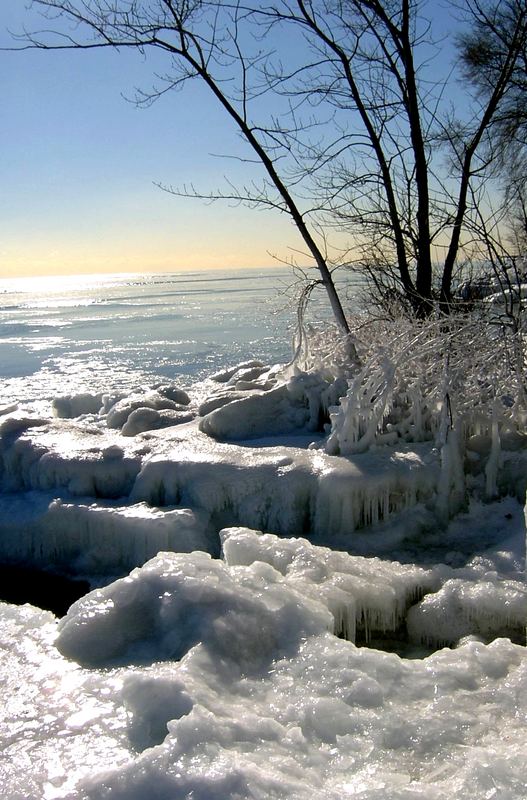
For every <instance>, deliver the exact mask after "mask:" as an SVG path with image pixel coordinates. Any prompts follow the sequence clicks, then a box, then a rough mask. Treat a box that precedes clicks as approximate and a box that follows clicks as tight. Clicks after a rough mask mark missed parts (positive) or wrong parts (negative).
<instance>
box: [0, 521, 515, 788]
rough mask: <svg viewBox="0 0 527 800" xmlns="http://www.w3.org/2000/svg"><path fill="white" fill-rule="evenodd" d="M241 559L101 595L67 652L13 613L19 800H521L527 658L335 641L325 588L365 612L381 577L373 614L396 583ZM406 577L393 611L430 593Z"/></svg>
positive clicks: (69, 636) (239, 541)
mask: <svg viewBox="0 0 527 800" xmlns="http://www.w3.org/2000/svg"><path fill="white" fill-rule="evenodd" d="M260 538H261V541H260ZM224 544H225V550H226V556H227V560H226V561H221V560H214V559H211V558H210V557H209V556H208V555H207V554H205V553H201V554H200V553H189V554H176V553H162V554H159V555H158V556H156V557H155V558H154V559H153V560H151V561H150V562H148V563H147V564H146V565H145V566H144V567H142V568H140V569H136V570H134V571H133V572H132V573H131V574H130V576H128V577H126V578H123V579H120V580H118V581H116V582H114V583H112V584H110V585H109V586H107V587H105V588H103V589H99V590H96V591H94V592H92V593H91V594H89V595H87V596H86V597H85V598H83V599H81V600H80V601H78V602H77V603H75V604H74V605H73V606H72V607H71V609H70V611H69V613H68V614H67V616H66V617H64V618H63V619H62V620H61V621H60V623H59V625H58V635H57V637H56V640H55V641H56V645H57V648H58V651H57V650H56V649H55V648H54V647H53V646H52V641H53V636H54V635H55V631H56V623H54V622H53V618H52V617H51V615H49V614H43V613H42V612H37V611H36V610H34V609H30V608H28V607H24V608H22V609H20V610H18V609H14V608H13V607H9V606H3V605H0V618H1V619H2V625H1V626H0V628H1V629H2V637H0V641H1V643H2V646H3V648H4V649H5V665H6V666H7V668H8V670H9V671H8V672H7V673H5V674H6V678H5V679H4V680H3V682H2V684H1V686H0V695H1V696H2V701H3V703H4V707H5V710H6V711H5V716H4V720H5V721H4V725H3V728H0V736H1V737H2V746H3V752H4V755H5V756H6V759H4V762H3V767H2V785H3V792H4V796H6V797H9V798H10V800H15V798H16V800H19V798H22V797H23V798H24V800H37V798H38V799H39V800H40V799H41V798H44V800H57V799H58V798H63V800H65V799H66V798H67V800H103V798H106V800H108V798H110V797H111V798H112V800H115V798H117V800H140V799H141V800H144V798H145V797H155V798H156V800H179V798H181V800H183V799H184V798H188V797H193V798H200V799H201V800H225V798H233V800H234V798H236V800H254V798H255V797H262V798H263V797H265V798H271V799H274V800H285V798H288V800H289V799H290V798H291V799H292V800H308V798H309V800H311V798H312V797H314V796H315V797H317V798H320V800H342V798H345V797H355V796H362V797H368V798H369V800H386V798H390V800H404V799H405V798H409V797H412V798H413V797H418V798H422V800H425V798H426V800H429V799H430V798H434V800H447V798H451V797H452V796H454V797H456V800H469V799H470V800H473V799H474V798H477V800H484V799H485V798H488V797H489V796H490V797H492V796H496V797H500V798H508V800H522V798H523V797H524V789H525V777H524V769H523V758H522V753H523V751H524V746H525V729H526V723H527V719H526V716H525V707H524V705H523V704H522V702H521V698H522V697H523V695H524V694H525V691H526V689H527V655H526V650H525V648H523V647H520V646H518V645H513V644H511V642H510V641H508V640H506V639H497V640H495V641H494V642H492V643H491V644H489V645H485V644H482V643H481V642H477V641H468V642H466V643H465V644H463V645H462V646H461V647H459V648H458V649H456V650H443V651H438V652H436V653H434V654H433V655H430V656H428V657H427V658H425V659H415V660H405V659H402V658H400V657H399V656H397V655H395V654H388V653H383V652H380V651H378V650H372V649H369V648H357V647H356V646H355V645H354V644H353V643H351V642H349V641H344V640H342V639H337V638H336V637H335V636H334V635H333V634H332V633H331V632H330V630H331V629H332V628H333V627H334V625H335V619H336V617H335V609H333V610H331V611H330V610H329V609H330V606H331V605H332V603H333V601H334V596H333V597H332V596H331V591H329V592H327V591H324V584H328V586H329V587H330V588H331V589H333V588H336V587H337V586H339V583H340V582H341V578H342V576H344V577H345V578H346V580H347V581H348V586H346V587H344V590H348V589H350V587H351V586H352V585H353V583H355V582H356V583H357V585H358V586H359V594H361V595H363V597H364V595H365V594H366V592H367V591H368V590H367V588H366V587H365V586H364V585H362V586H361V578H364V577H365V576H366V577H367V579H368V581H369V583H370V586H369V594H370V597H371V599H372V602H375V594H376V592H377V590H378V588H379V585H374V584H373V578H374V576H375V575H376V574H377V576H378V578H379V579H380V580H381V581H382V579H383V578H389V573H388V569H387V565H385V568H384V569H383V567H382V565H381V564H379V563H377V562H375V561H374V562H372V563H370V564H369V565H368V564H367V563H366V562H367V561H368V560H367V559H364V560H362V559H359V560H358V561H357V562H356V563H353V562H354V559H353V557H350V556H347V555H346V554H339V553H333V554H332V553H331V552H330V551H325V550H322V549H319V548H314V547H313V546H312V545H309V543H306V542H302V541H293V542H287V541H284V540H276V541H274V542H273V537H271V536H263V537H259V536H258V535H257V534H256V533H255V532H249V531H245V530H241V531H240V530H231V531H226V532H225V534H224ZM273 545H274V547H273ZM229 560H233V561H235V562H251V563H229ZM270 561H273V562H274V563H275V565H276V566H272V565H271V563H269V562H270ZM363 562H364V563H363ZM277 567H278V568H277ZM394 571H395V573H396V578H395V579H392V586H394V587H396V591H395V594H394V597H393V598H392V600H393V601H395V600H396V597H395V595H397V594H398V595H399V596H401V597H402V596H403V595H404V593H405V592H407V591H408V590H410V591H412V587H413V586H415V585H416V584H421V583H422V581H423V573H422V571H421V572H419V570H415V568H412V567H408V568H406V569H403V568H401V567H397V566H396V565H394ZM310 584H311V585H312V586H313V587H315V586H319V587H320V588H321V589H322V591H321V592H320V595H319V596H317V595H316V594H315V593H313V592H312V591H311V590H310V589H309V588H308V587H309V585H310ZM403 587H406V588H403ZM339 588H340V587H339ZM386 612H387V607H385V608H384V609H383V614H386ZM13 642H14V643H15V644H14V645H13ZM59 653H61V654H62V655H60V654H59ZM71 659H73V660H74V661H75V662H78V663H79V664H80V665H81V666H77V667H76V666H75V665H74V664H73V663H72V660H71ZM35 665H38V666H37V668H36V669H35ZM18 687H20V688H18ZM28 764H31V765H32V766H33V768H30V769H28ZM489 793H490V794H489Z"/></svg>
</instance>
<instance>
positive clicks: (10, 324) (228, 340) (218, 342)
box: [0, 269, 294, 404]
mask: <svg viewBox="0 0 527 800" xmlns="http://www.w3.org/2000/svg"><path fill="white" fill-rule="evenodd" d="M291 282H292V274H291V272H290V271H288V270H282V269H268V270H245V271H241V270H235V271H233V270H230V271H228V270H226V271H223V270H215V271H211V272H179V273H170V274H146V275H134V274H120V275H78V276H68V277H61V276H57V277H53V278H45V279H39V278H25V279H7V280H2V281H0V404H7V403H9V402H12V400H13V399H14V398H16V399H19V400H25V401H27V400H31V401H35V400H39V399H42V400H49V399H50V398H52V397H53V396H55V395H57V394H63V393H74V392H77V391H79V390H82V389H83V388H84V389H86V388H89V389H90V390H92V391H107V390H109V389H110V388H111V389H114V390H120V391H124V390H127V389H130V388H133V386H136V385H137V384H140V383H152V382H153V381H155V380H165V381H166V380H170V381H178V380H181V381H183V382H185V383H188V382H192V381H195V380H199V379H201V378H203V377H205V376H206V375H207V374H210V373H211V372H214V371H215V370H217V369H219V368H221V367H222V366H224V365H226V364H228V363H237V362H240V361H243V360H246V359H250V358H259V359H261V360H263V361H265V362H271V363H274V362H280V361H285V360H288V359H289V357H290V354H291V326H292V324H293V322H294V312H293V309H292V307H291V304H290V303H288V302H287V299H286V298H285V297H284V296H283V294H282V292H283V291H284V289H285V288H286V286H288V285H289V284H290V283H291Z"/></svg>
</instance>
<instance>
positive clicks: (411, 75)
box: [260, 0, 527, 317]
mask: <svg viewBox="0 0 527 800" xmlns="http://www.w3.org/2000/svg"><path fill="white" fill-rule="evenodd" d="M502 5H506V6H508V7H509V9H510V14H509V16H508V30H507V33H508V35H507V38H506V39H505V38H503V39H502V40H501V45H502V51H501V54H500V55H501V58H500V60H499V61H497V62H496V63H495V65H494V66H495V68H494V72H493V75H492V82H491V84H490V85H491V89H490V90H489V91H488V92H487V93H484V92H480V93H479V94H477V95H476V93H474V92H472V95H474V96H473V97H472V98H471V96H470V93H469V94H468V96H467V98H466V103H465V104H464V106H465V107H464V108H463V109H462V110H460V111H459V113H458V111H457V110H453V111H451V112H450V113H445V109H444V106H445V102H444V95H445V93H446V92H447V90H448V83H449V80H450V77H449V76H447V77H446V78H445V79H444V80H443V81H440V80H438V79H436V78H435V77H434V73H433V67H432V66H431V65H430V63H429V62H430V60H431V59H432V58H433V48H434V47H435V48H436V49H438V48H439V47H440V42H437V41H436V40H435V38H434V33H433V28H432V25H431V23H430V22H429V21H427V19H426V16H425V14H424V11H425V10H426V3H420V2H412V1H411V0H396V1H395V2H391V1H390V2H388V0H340V1H336V0H322V1H321V2H317V3H315V2H303V1H302V0H290V1H288V0H284V2H282V3H280V4H278V5H275V6H273V8H272V9H268V10H261V11H260V16H261V17H267V19H268V21H269V22H268V24H271V23H273V24H278V23H280V24H284V25H289V26H292V27H296V28H299V29H301V30H302V31H303V33H304V36H305V38H306V39H307V41H308V43H309V45H310V47H311V50H312V52H313V53H314V54H315V55H316V56H317V58H316V59H314V60H313V62H312V63H311V64H310V65H305V66H304V67H303V69H302V70H301V71H298V70H297V71H295V72H294V73H293V74H292V75H291V74H288V73H287V71H285V70H282V72H281V73H280V74H279V75H277V76H276V77H275V86H279V88H280V90H281V91H282V92H288V93H289V95H290V96H291V97H293V98H294V97H299V96H303V97H305V98H309V101H310V102H311V103H313V104H318V105H319V106H320V105H323V106H325V107H326V106H331V107H332V108H333V110H334V115H335V116H334V118H333V121H334V130H336V131H337V135H336V136H334V138H333V139H331V140H330V141H328V140H327V139H325V140H324V141H323V146H322V147H320V148H318V149H317V148H316V146H313V147H312V148H311V153H310V156H311V160H310V161H309V160H308V161H307V163H306V172H307V174H312V175H314V176H315V178H316V183H317V191H318V193H319V204H320V207H321V208H322V209H323V211H322V218H323V220H324V222H325V224H332V223H333V224H335V225H337V226H339V227H343V226H344V227H345V228H346V229H347V230H348V231H349V232H350V234H351V236H352V240H353V241H354V243H355V250H356V254H357V255H356V257H355V262H356V263H358V264H359V265H360V266H362V268H365V269H366V271H367V273H368V275H369V277H370V279H371V281H372V283H373V284H374V285H375V286H376V287H377V289H378V291H379V292H381V293H382V292H386V291H387V290H389V289H392V290H394V291H395V292H396V293H397V294H399V296H401V295H402V297H403V298H404V300H405V302H407V303H409V305H410V307H411V309H412V311H413V313H415V314H417V315H418V316H421V317H422V316H427V315H428V314H429V313H430V311H431V310H432V308H433V306H434V302H436V301H439V304H440V307H441V309H442V310H443V311H444V312H448V310H449V309H450V308H451V306H452V302H453V280H454V276H455V270H456V266H457V264H458V261H459V259H460V256H463V255H464V252H465V250H466V248H468V247H470V246H471V245H472V246H475V245H476V244H478V245H482V247H483V250H484V249H485V242H484V241H483V242H479V240H477V232H480V231H481V226H480V224H479V223H480V215H481V213H482V211H483V209H484V208H488V209H489V210H488V212H487V213H488V226H487V227H489V226H490V225H491V221H492V220H494V226H495V225H496V224H497V220H498V218H499V216H500V209H494V208H492V206H491V204H489V193H488V191H487V187H488V182H489V180H490V179H491V178H492V177H493V172H492V162H493V160H494V158H495V155H496V154H495V151H494V150H493V149H492V148H490V147H489V146H488V144H489V135H490V132H491V127H492V124H493V122H494V120H495V119H497V118H498V116H499V114H500V112H501V110H502V107H503V106H504V105H506V104H507V103H510V102H511V96H513V94H514V92H515V78H516V76H517V74H518V72H519V69H520V65H521V60H522V57H523V54H524V53H525V43H526V39H527V23H526V9H525V0H507V2H506V3H505V4H502V3H497V4H496V5H495V6H492V5H491V4H487V3H485V2H480V0H468V2H466V3H464V4H463V7H462V8H463V12H462V15H461V16H462V17H463V19H462V20H458V23H459V24H462V22H464V23H465V24H466V25H467V26H469V29H470V30H471V31H474V30H476V31H477V30H479V28H480V27H482V26H485V25H486V24H487V20H488V18H489V15H491V16H492V14H495V13H497V12H496V9H497V8H499V7H501V6H502ZM450 7H451V11H452V13H454V11H455V10H456V7H457V6H456V4H455V3H451V4H450ZM435 69H436V70H437V64H436V66H435ZM516 91H517V90H516ZM302 144H303V147H304V148H305V141H303V143H302ZM304 156H305V153H304Z"/></svg>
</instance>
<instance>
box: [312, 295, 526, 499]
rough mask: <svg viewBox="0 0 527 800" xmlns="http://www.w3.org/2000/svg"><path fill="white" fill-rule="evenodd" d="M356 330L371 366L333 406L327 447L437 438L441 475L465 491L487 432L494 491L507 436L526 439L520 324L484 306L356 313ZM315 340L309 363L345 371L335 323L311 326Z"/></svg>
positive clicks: (343, 449) (347, 450)
mask: <svg viewBox="0 0 527 800" xmlns="http://www.w3.org/2000/svg"><path fill="white" fill-rule="evenodd" d="M354 335H355V341H356V346H357V350H358V352H359V354H360V356H361V361H362V366H361V367H360V369H359V370H358V371H356V372H355V374H352V375H348V377H347V383H348V390H347V392H346V395H345V396H344V397H342V398H341V400H340V403H339V404H338V405H335V406H334V407H333V408H332V409H330V419H331V430H330V432H329V436H328V440H327V443H326V449H327V451H328V452H329V453H332V454H340V455H350V454H353V453H361V452H365V451H366V450H368V449H369V448H370V447H372V446H374V445H379V444H386V443H388V444H396V443H397V442H422V441H434V442H435V444H436V445H437V447H438V448H440V449H441V458H442V462H443V467H444V469H443V478H442V479H443V480H445V481H446V482H447V483H448V484H449V486H450V493H451V492H452V490H454V489H455V491H457V492H458V493H459V492H460V491H461V485H460V480H459V479H458V478H456V474H457V475H459V470H462V461H463V454H464V450H465V445H466V444H467V442H470V441H471V440H475V438H477V437H479V439H480V440H484V445H483V449H484V451H485V454H486V455H487V459H486V467H485V470H486V493H487V495H489V496H491V495H493V494H495V493H496V477H497V469H498V465H499V459H500V442H501V441H502V438H503V437H504V436H506V437H508V438H509V440H510V439H511V437H512V438H514V437H517V438H519V439H521V436H522V433H523V430H524V429H525V423H526V421H527V404H526V395H525V385H524V382H525V366H526V362H525V349H524V338H523V333H522V329H521V326H519V327H516V328H515V329H513V328H512V327H509V326H506V325H503V324H496V320H495V317H494V316H491V314H490V313H487V312H485V309H481V308H479V309H478V310H477V311H476V312H473V313H471V314H455V315H452V316H450V317H437V318H434V319H429V320H426V321H422V320H409V319H407V318H405V319H402V318H401V319H396V320H386V319H372V318H370V319H368V318H363V319H356V320H355V321H354ZM307 340H308V346H306V347H305V348H304V352H303V355H302V358H303V359H304V361H303V365H304V368H311V369H316V370H323V371H324V372H325V373H330V372H333V375H334V376H336V375H341V376H342V373H343V370H342V366H341V365H340V364H339V362H338V353H339V351H338V342H336V340H335V334H334V332H332V331H331V330H329V329H328V328H327V326H326V327H325V328H324V331H323V332H320V331H319V332H315V330H314V329H313V328H312V329H311V330H310V331H309V332H308V335H307ZM444 494H445V496H447V494H449V492H447V490H446V487H445V492H444Z"/></svg>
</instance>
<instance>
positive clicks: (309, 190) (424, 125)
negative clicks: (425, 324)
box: [22, 0, 527, 362]
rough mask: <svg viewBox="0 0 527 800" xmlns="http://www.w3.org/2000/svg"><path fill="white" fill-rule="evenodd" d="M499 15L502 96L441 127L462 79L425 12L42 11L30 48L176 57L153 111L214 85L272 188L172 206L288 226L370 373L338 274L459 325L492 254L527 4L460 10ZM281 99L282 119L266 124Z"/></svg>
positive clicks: (98, 5) (61, 4)
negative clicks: (463, 284) (467, 283)
mask: <svg viewBox="0 0 527 800" xmlns="http://www.w3.org/2000/svg"><path fill="white" fill-rule="evenodd" d="M502 5H506V6H507V8H508V9H510V11H511V13H510V24H509V25H508V29H507V37H506V39H502V40H500V44H501V46H502V51H501V55H500V58H499V60H497V61H495V62H493V64H494V73H493V76H492V85H490V84H489V91H487V92H483V91H481V92H477V93H473V94H474V97H472V98H470V97H468V98H467V103H466V104H465V105H466V106H467V108H466V109H465V108H464V109H463V112H464V113H463V114H459V113H456V112H455V111H452V112H451V113H449V114H446V113H444V111H445V100H444V94H445V92H446V91H447V88H448V86H447V84H448V80H449V78H448V76H447V78H445V79H444V80H437V79H436V78H435V76H434V74H433V71H432V68H431V67H430V63H429V62H430V59H431V58H432V56H433V48H434V46H435V47H436V50H437V49H438V48H439V47H440V43H438V42H437V41H435V39H434V35H433V29H432V26H431V23H430V22H429V21H427V18H426V15H425V13H424V12H425V11H426V2H419V0H276V2H274V3H272V4H270V5H264V4H261V3H258V2H256V0H227V2H222V1H221V0H220V1H218V0H211V1H210V2H207V0H33V6H35V7H37V8H39V9H40V10H42V11H43V12H44V14H45V15H47V16H48V17H49V18H50V19H51V20H52V22H51V30H44V31H41V32H40V33H37V32H32V33H26V34H25V45H22V46H26V47H39V48H44V49H54V48H58V49H63V48H71V49H77V48H83V49H86V48H100V47H118V48H135V49H138V50H140V51H146V50H148V49H149V48H155V49H157V50H160V51H163V52H164V53H165V54H166V55H167V68H166V72H165V74H164V75H162V77H161V80H160V84H159V85H158V86H157V87H155V88H154V89H152V90H150V91H147V92H145V91H142V92H140V94H139V101H141V102H144V103H149V102H152V101H153V100H155V99H156V98H157V97H158V96H159V95H160V94H164V93H165V92H167V91H169V90H171V89H174V88H177V87H178V86H179V85H181V84H182V83H184V82H186V81H189V80H191V79H194V78H197V79H199V80H201V81H202V82H203V83H204V84H205V85H206V86H207V87H208V89H209V90H210V92H211V94H212V95H213V96H214V98H215V99H216V101H217V102H218V103H219V104H220V106H221V107H222V108H223V110H224V111H225V113H226V114H227V116H228V117H229V118H230V120H231V121H232V123H233V125H234V126H235V128H236V129H237V130H238V131H239V132H240V133H241V135H242V138H243V140H244V141H245V143H246V145H248V148H249V152H250V159H252V160H254V161H256V162H257V163H258V164H259V165H260V167H262V168H263V175H264V178H263V181H262V182H260V183H258V184H255V183H250V184H248V185H247V186H243V187H234V186H231V185H229V186H228V187H227V189H226V190H224V191H219V192H216V193H209V192H205V193H202V192H200V191H197V190H196V189H194V187H190V188H187V187H183V188H180V189H177V188H176V189H173V190H172V191H175V192H181V193H183V194H190V195H192V196H196V197H202V196H205V197H207V198H208V199H218V198H224V199H225V198H226V199H231V200H235V201H238V202H244V203H248V204H251V205H259V206H263V207H267V208H273V209H276V210H278V211H280V212H282V213H286V214H288V215H289V216H290V218H291V219H292V221H293V223H294V225H295V226H296V228H297V230H298V231H299V233H300V235H301V237H302V239H303V241H304V243H305V245H306V250H307V252H308V253H309V255H310V256H311V258H312V259H313V261H314V263H315V265H316V267H317V268H318V271H319V275H320V282H321V283H322V284H323V286H324V287H325V288H326V290H327V292H328V296H329V299H330V302H331V306H332V309H333V313H334V316H335V319H336V321H337V324H338V326H339V328H340V330H341V332H342V333H343V334H345V336H346V337H347V339H348V341H349V352H350V357H351V360H352V361H354V362H357V353H356V350H355V348H354V346H353V344H352V342H351V339H350V332H349V327H348V323H347V320H346V317H345V314H344V312H343V308H342V305H341V302H340V298H339V296H338V293H337V291H336V289H335V285H334V281H333V267H335V266H337V265H342V264H352V265H354V266H355V267H357V266H359V267H360V268H361V269H363V270H365V271H366V273H367V274H368V275H369V277H370V279H371V280H372V281H373V284H374V285H376V286H377V289H378V291H379V292H381V293H382V292H385V291H386V290H387V289H391V290H392V291H393V292H394V293H395V294H396V295H397V296H399V297H402V298H403V301H404V302H405V303H406V304H407V305H408V307H409V308H410V310H411V313H412V314H415V315H417V316H418V317H425V316H427V315H429V314H430V313H431V312H432V310H433V309H434V307H435V306H436V305H437V304H438V303H439V306H440V308H441V310H442V311H444V312H448V311H449V310H450V308H451V307H452V304H453V300H454V298H453V283H454V278H455V271H456V268H457V265H458V263H459V260H460V257H462V256H463V255H464V253H465V251H466V249H467V248H468V247H471V246H472V247H476V248H477V247H478V246H480V245H483V247H485V242H484V241H483V243H482V242H481V241H480V239H479V237H480V235H481V232H482V231H486V232H489V231H493V230H495V229H496V226H498V225H499V222H500V210H499V209H498V210H494V209H492V208H491V207H490V206H489V208H490V210H489V212H488V214H487V216H486V217H485V219H484V224H483V225H482V224H481V222H482V219H481V217H482V214H485V212H484V209H485V208H486V207H487V206H488V199H489V193H488V191H487V185H488V181H489V180H490V179H491V178H492V176H493V173H492V164H493V161H494V158H495V152H494V150H493V149H492V147H490V145H489V143H490V141H491V140H490V133H491V130H492V126H493V124H494V122H495V121H496V120H497V119H498V118H499V114H500V113H501V110H502V108H504V104H506V102H507V101H510V98H511V97H512V96H513V91H514V88H513V87H514V80H515V76H516V75H517V74H518V64H519V63H520V61H521V58H522V54H524V53H525V42H526V37H527V24H526V9H525V0H505V3H503V1H502V2H498V0H466V2H464V3H463V4H462V6H461V9H462V11H459V14H460V15H461V16H462V17H463V20H460V24H461V22H462V21H464V22H465V24H467V25H468V26H469V28H470V30H472V31H473V32H474V31H475V32H476V33H477V32H478V31H479V30H480V28H481V27H482V26H484V25H487V24H488V20H489V19H494V17H493V15H495V14H496V13H497V9H498V8H499V7H501V6H502ZM450 7H451V10H452V13H454V10H455V9H456V8H457V5H456V3H455V0H452V2H451V4H450ZM458 10H459V9H458ZM270 34H272V35H270ZM467 41H468V40H467ZM267 42H269V43H271V44H267ZM270 99H272V102H273V104H274V107H275V108H276V111H275V112H274V113H273V112H271V113H270V114H268V113H265V112H264V113H263V114H262V106H265V105H267V107H268V105H269V104H268V102H267V101H269V100H270ZM262 100H265V101H266V102H265V103H262ZM334 230H336V231H338V232H340V231H342V230H345V231H346V232H347V233H348V235H349V237H350V248H351V249H352V254H350V252H345V251H343V253H342V254H340V255H339V256H338V259H337V260H336V261H333V260H332V259H331V258H330V256H329V252H330V251H329V249H327V248H326V246H325V242H326V236H327V235H328V234H329V233H331V232H332V231H334Z"/></svg>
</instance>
